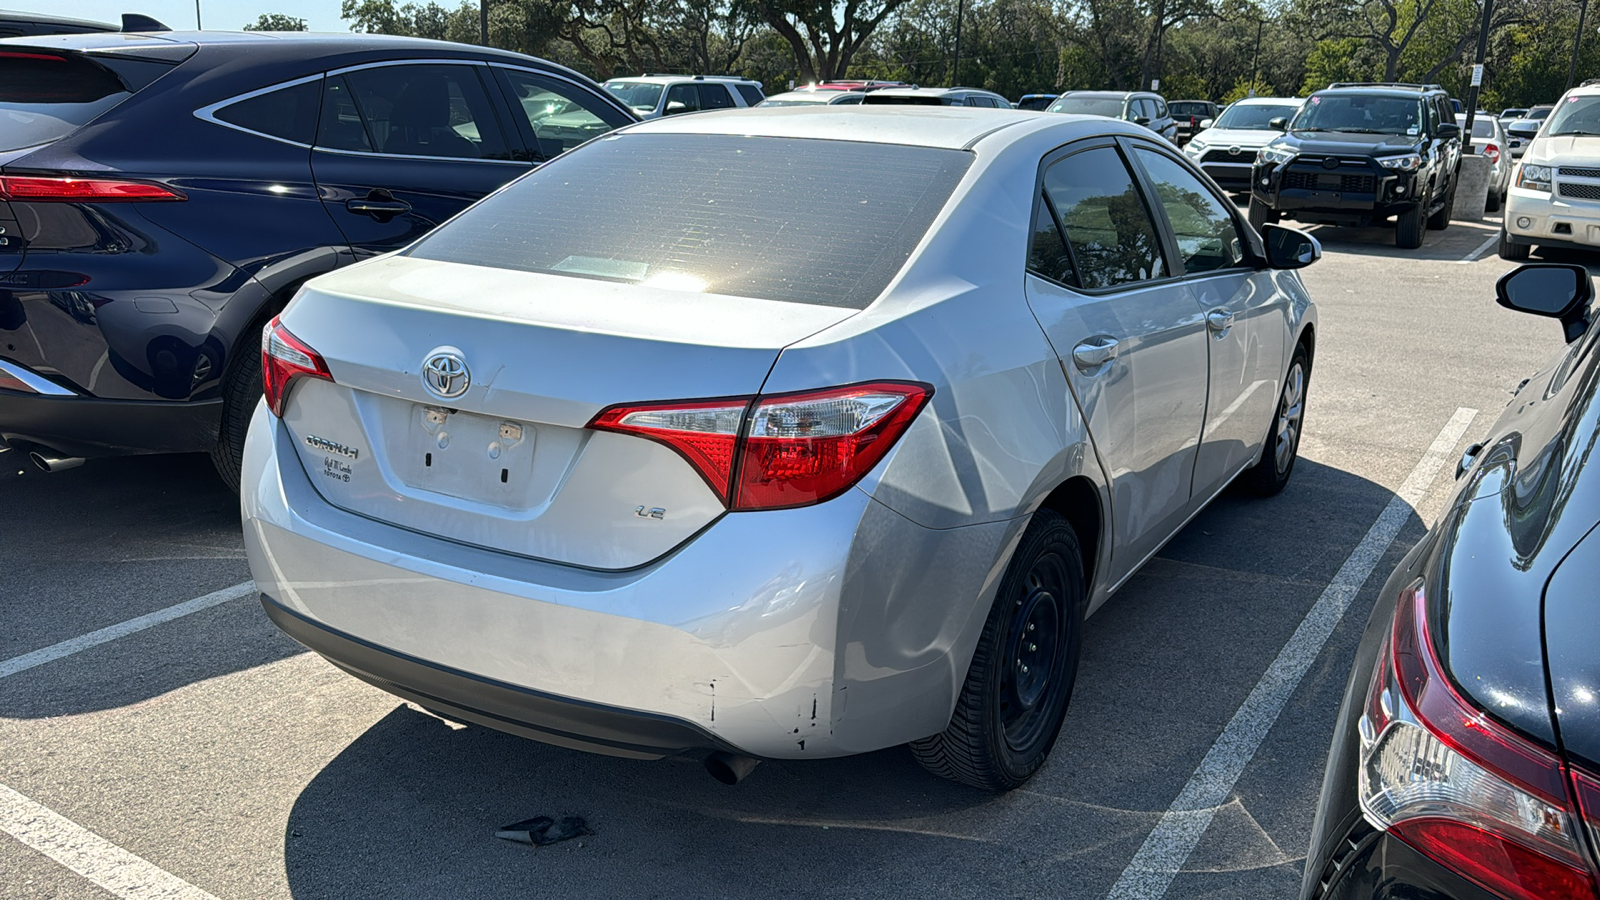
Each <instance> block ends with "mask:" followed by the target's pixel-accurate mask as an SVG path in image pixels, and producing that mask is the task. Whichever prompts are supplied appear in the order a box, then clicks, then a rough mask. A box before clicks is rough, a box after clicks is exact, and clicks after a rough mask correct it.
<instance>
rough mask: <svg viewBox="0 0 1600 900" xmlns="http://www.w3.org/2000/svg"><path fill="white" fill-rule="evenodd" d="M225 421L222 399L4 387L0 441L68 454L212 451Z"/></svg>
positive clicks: (91, 455) (119, 454)
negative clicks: (113, 395)
mask: <svg viewBox="0 0 1600 900" xmlns="http://www.w3.org/2000/svg"><path fill="white" fill-rule="evenodd" d="M221 420H222V401H221V400H202V401H187V402H185V401H173V402H160V401H145V400H101V399H98V398H95V397H85V396H82V395H80V394H74V393H70V392H64V393H61V394H36V393H23V392H20V391H8V390H3V389H0V440H3V441H8V442H17V443H29V444H38V445H40V446H43V447H48V448H49V449H51V450H54V451H55V452H57V453H59V454H62V455H64V456H83V457H96V456H125V455H129V454H135V453H193V452H199V451H204V450H210V449H211V448H212V447H213V446H214V445H215V444H216V442H217V430H218V427H219V425H220V422H221Z"/></svg>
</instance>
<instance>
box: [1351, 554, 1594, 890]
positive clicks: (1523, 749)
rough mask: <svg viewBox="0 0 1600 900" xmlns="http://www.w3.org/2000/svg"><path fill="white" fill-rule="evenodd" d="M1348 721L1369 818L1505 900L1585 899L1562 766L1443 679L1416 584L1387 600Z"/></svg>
mask: <svg viewBox="0 0 1600 900" xmlns="http://www.w3.org/2000/svg"><path fill="white" fill-rule="evenodd" d="M1359 727H1360V731H1361V754H1360V756H1361V771H1360V788H1359V799H1360V803H1361V809H1362V811H1363V812H1364V813H1365V814H1366V817H1367V819H1368V821H1370V822H1371V823H1372V824H1373V825H1374V826H1376V827H1378V828H1381V829H1385V830H1387V831H1388V832H1389V833H1390V834H1391V835H1393V836H1395V837H1397V838H1399V839H1400V840H1402V841H1405V842H1406V843H1407V844H1410V845H1411V846H1412V847H1414V848H1416V849H1417V850H1418V851H1419V852H1421V853H1423V854H1424V855H1426V856H1428V857H1430V858H1432V859H1434V860H1436V861H1438V862H1440V863H1442V864H1444V865H1445V866H1447V867H1448V868H1450V869H1451V870H1453V871H1455V872H1457V873H1458V874H1460V875H1462V876H1464V877H1466V878H1468V879H1470V880H1472V881H1474V882H1476V883H1478V884H1479V885H1481V886H1483V887H1484V888H1486V889H1488V890H1489V891H1492V892H1494V893H1496V894H1499V895H1501V896H1503V897H1507V898H1512V900H1567V898H1583V900H1594V898H1596V897H1597V893H1596V887H1595V875H1594V873H1593V871H1592V870H1591V868H1590V864H1589V861H1588V857H1587V856H1586V854H1585V852H1584V849H1583V847H1584V845H1583V839H1582V838H1581V836H1580V835H1579V833H1578V828H1579V823H1580V822H1581V821H1582V820H1581V818H1580V816H1579V815H1578V811H1577V808H1576V805H1575V804H1574V802H1573V797H1572V792H1571V790H1570V789H1569V783H1570V782H1569V777H1570V773H1569V772H1568V770H1567V767H1566V766H1565V765H1564V764H1563V763H1562V762H1561V760H1560V758H1558V757H1557V756H1556V755H1555V754H1554V753H1552V752H1550V751H1548V750H1546V749H1544V748H1543V747H1540V746H1538V745H1536V744H1534V743H1532V742H1531V741H1529V740H1527V739H1525V738H1523V737H1522V736H1521V735H1519V734H1517V733H1516V732H1514V731H1512V730H1511V729H1509V728H1507V727H1505V726H1504V725H1501V724H1500V723H1498V722H1496V721H1494V720H1492V719H1490V718H1489V717H1488V716H1487V715H1485V714H1484V713H1483V712H1482V711H1480V710H1479V709H1477V708H1476V707H1474V706H1473V705H1472V704H1471V703H1469V702H1467V700H1466V699H1465V698H1464V697H1462V696H1461V694H1460V693H1459V692H1458V691H1457V690H1456V688H1455V686H1454V685H1453V684H1451V682H1450V680H1449V678H1448V677H1447V676H1446V675H1445V673H1444V669H1443V667H1442V665H1441V664H1440V662H1439V659H1438V656H1437V655H1436V654H1435V651H1434V644H1433V642H1432V640H1431V638H1430V636H1429V633H1428V616H1427V598H1426V594H1425V592H1424V590H1423V585H1422V583H1421V582H1420V581H1419V582H1416V583H1415V584H1413V585H1412V586H1410V587H1409V588H1407V589H1406V590H1405V592H1404V593H1403V594H1401V596H1400V598H1399V603H1398V605H1397V607H1396V610H1395V618H1394V629H1393V631H1392V632H1391V633H1390V635H1389V638H1388V639H1387V640H1386V641H1385V643H1384V647H1383V650H1382V651H1381V652H1380V654H1379V658H1378V666H1377V669H1376V671H1375V672H1374V673H1373V679H1372V685H1371V687H1370V688H1369V690H1368V692H1367V702H1366V706H1365V709H1364V712H1363V715H1362V717H1361V720H1360V723H1359Z"/></svg>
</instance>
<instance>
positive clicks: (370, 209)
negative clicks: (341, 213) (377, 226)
mask: <svg viewBox="0 0 1600 900" xmlns="http://www.w3.org/2000/svg"><path fill="white" fill-rule="evenodd" d="M344 208H345V209H348V210H350V211H351V212H353V213H356V214H358V215H363V216H371V217H373V218H374V219H377V220H378V221H379V222H387V221H389V220H390V219H392V218H394V217H395V216H398V215H402V214H404V213H408V212H410V211H411V204H409V203H407V202H405V201H404V200H396V199H395V198H394V195H393V194H391V193H389V192H388V191H386V190H383V189H382V188H379V189H377V190H374V191H372V192H371V193H369V194H367V196H366V197H363V198H354V199H350V200H346V201H345V202H344Z"/></svg>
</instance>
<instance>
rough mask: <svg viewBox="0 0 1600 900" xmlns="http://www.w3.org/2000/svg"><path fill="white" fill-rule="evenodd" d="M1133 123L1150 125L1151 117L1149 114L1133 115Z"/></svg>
mask: <svg viewBox="0 0 1600 900" xmlns="http://www.w3.org/2000/svg"><path fill="white" fill-rule="evenodd" d="M1133 124H1135V125H1149V124H1150V117H1149V116H1134V117H1133Z"/></svg>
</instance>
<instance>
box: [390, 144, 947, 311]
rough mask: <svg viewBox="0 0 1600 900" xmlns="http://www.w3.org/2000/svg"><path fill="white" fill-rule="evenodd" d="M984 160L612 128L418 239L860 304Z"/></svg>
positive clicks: (605, 275) (532, 262) (494, 260)
mask: <svg viewBox="0 0 1600 900" xmlns="http://www.w3.org/2000/svg"><path fill="white" fill-rule="evenodd" d="M971 159H972V157H971V155H970V154H968V153H965V152H963V151H959V150H941V149H934V148H928V147H912V146H902V145H892V144H868V143H856V142H848V141H820V140H798V139H789V138H768V137H740V136H732V135H698V134H624V135H612V136H608V137H605V138H601V139H600V140H598V141H595V142H594V143H592V144H589V145H588V146H585V147H583V148H581V149H579V150H577V151H576V152H573V153H570V154H568V155H566V156H563V157H562V158H561V159H559V160H556V161H555V162H553V163H550V164H549V165H547V166H543V167H541V168H538V169H535V170H534V171H533V172H531V173H529V174H528V175H526V176H525V177H523V178H521V179H518V180H517V181H515V182H513V183H512V184H511V185H510V186H509V187H507V188H506V189H505V190H503V191H500V192H499V193H496V194H493V195H491V196H489V197H488V198H487V199H486V200H484V201H483V202H481V203H479V204H478V205H477V206H474V207H472V208H471V209H470V210H468V211H467V212H466V213H464V214H462V215H461V216H459V217H457V218H456V219H453V220H451V221H450V222H447V223H446V224H444V225H442V226H440V227H439V228H438V229H436V230H435V231H434V232H433V233H432V234H430V235H428V236H427V237H425V238H423V239H422V241H421V242H420V243H419V244H417V245H416V246H415V247H414V248H413V249H412V250H411V251H410V252H411V253H412V254H413V255H415V256H418V257H421V258H424V259H438V260H445V261H449V262H458V263H467V264H469V265H478V266H492V267H497V268H505V269H520V270H523V271H529V272H547V273H552V274H557V275H570V276H577V277H581V278H599V279H607V280H612V281H624V282H632V283H643V284H645V285H647V286H660V287H664V288H676V289H678V290H685V291H705V292H711V293H718V294H732V295H735V296H742V297H756V298H760V299H766V300H783V301H790V302H798V303H815V304H820V305H824V306H843V307H850V308H853V309H860V308H862V307H864V306H866V305H867V304H868V303H870V302H872V300H873V299H874V298H875V297H877V296H878V294H880V293H882V291H883V289H884V287H885V286H887V285H888V283H889V280H890V279H891V278H893V277H894V276H895V273H897V272H898V271H899V270H900V268H901V267H902V266H903V265H905V262H906V260H907V259H908V258H909V257H910V255H911V251H912V250H913V249H915V247H916V245H917V242H918V241H919V240H921V239H922V236H923V235H924V233H926V232H927V230H928V226H929V225H930V224H931V223H932V222H933V219H934V217H935V216H936V215H937V214H938V212H939V210H940V209H941V208H942V207H943V206H944V204H945V201H946V200H948V199H949V197H950V193H951V191H952V190H954V189H955V186H956V184H957V182H959V181H960V179H961V176H962V174H963V173H964V172H966V170H967V166H968V165H969V164H970V163H971ZM884 172H893V173H895V177H893V178H884V177H883V174H882V173H884Z"/></svg>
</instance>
